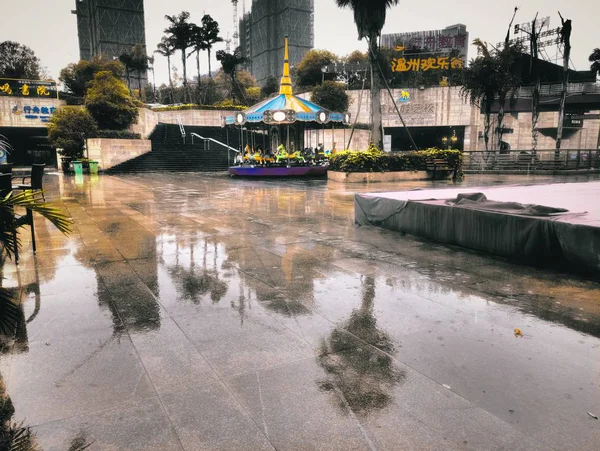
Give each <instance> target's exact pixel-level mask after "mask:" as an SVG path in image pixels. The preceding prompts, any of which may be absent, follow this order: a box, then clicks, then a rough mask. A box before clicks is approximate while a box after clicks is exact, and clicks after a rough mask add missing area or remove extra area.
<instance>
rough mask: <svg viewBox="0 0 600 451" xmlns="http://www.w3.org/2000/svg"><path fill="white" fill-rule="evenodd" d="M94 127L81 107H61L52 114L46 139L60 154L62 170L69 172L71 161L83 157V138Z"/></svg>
mask: <svg viewBox="0 0 600 451" xmlns="http://www.w3.org/2000/svg"><path fill="white" fill-rule="evenodd" d="M96 129H97V126H96V123H95V122H94V119H92V117H91V116H90V114H89V113H88V112H87V110H86V109H84V108H81V107H77V106H65V107H61V108H59V109H58V110H56V112H55V113H54V114H53V115H52V118H51V119H50V124H49V125H48V139H49V140H50V143H51V144H52V145H53V146H54V147H55V148H56V149H57V150H59V152H60V154H61V166H62V170H63V172H70V166H71V163H72V162H73V161H76V160H80V159H82V158H83V151H84V148H85V140H86V139H87V138H88V137H89V136H91V135H93V133H95V132H96Z"/></svg>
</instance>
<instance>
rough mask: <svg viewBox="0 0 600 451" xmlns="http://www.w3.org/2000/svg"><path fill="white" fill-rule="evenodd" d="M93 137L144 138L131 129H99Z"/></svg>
mask: <svg viewBox="0 0 600 451" xmlns="http://www.w3.org/2000/svg"><path fill="white" fill-rule="evenodd" d="M91 138H108V139H142V135H140V134H139V133H133V132H130V131H129V130H98V131H97V132H96V133H94V136H91Z"/></svg>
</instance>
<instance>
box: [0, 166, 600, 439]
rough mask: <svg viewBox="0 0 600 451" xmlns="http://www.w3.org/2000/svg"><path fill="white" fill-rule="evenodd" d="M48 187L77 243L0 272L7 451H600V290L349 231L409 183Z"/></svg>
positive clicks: (456, 252)
mask: <svg viewBox="0 0 600 451" xmlns="http://www.w3.org/2000/svg"><path fill="white" fill-rule="evenodd" d="M49 179H50V181H49V183H48V185H49V190H48V191H49V196H48V197H50V198H51V199H52V200H54V201H56V202H58V203H59V204H60V205H61V206H62V207H63V208H64V209H66V210H67V211H68V213H69V214H70V215H71V216H72V218H73V220H74V223H75V230H74V233H73V234H72V235H71V236H69V237H64V236H62V235H61V234H60V233H59V232H58V231H57V230H55V229H53V227H52V226H51V225H49V224H48V223H46V222H44V221H42V220H41V219H39V218H36V221H37V222H36V232H37V237H38V254H37V256H35V257H34V256H33V255H31V253H30V251H29V250H28V249H27V246H28V243H27V242H26V241H24V246H25V248H24V250H23V252H22V262H21V264H20V265H19V267H16V266H15V265H13V264H12V263H10V262H6V263H5V264H4V266H3V268H2V277H3V279H2V287H4V288H6V289H9V290H12V291H13V292H14V293H16V295H17V298H18V299H20V302H19V303H17V304H12V305H9V306H2V310H1V311H2V312H3V313H4V312H9V315H4V317H5V318H8V321H2V322H0V327H1V329H0V331H1V332H2V340H1V341H0V406H1V408H0V422H1V434H2V435H1V436H0V449H2V441H1V440H6V437H7V436H11V437H13V436H14V435H15V434H22V435H23V436H24V437H25V438H24V440H25V441H24V444H25V447H24V449H44V450H54V449H56V450H64V449H73V450H77V449H84V448H86V447H87V446H89V449H99V450H104V449H123V450H136V449H139V450H149V449H155V450H170V449H189V450H196V449H303V450H304V449H340V450H346V449H406V450H416V449H419V450H420V449H424V450H425V449H431V450H440V449H444V450H453V449H473V450H482V449H496V450H502V449H504V450H548V449H556V450H562V449H582V450H585V449H590V450H591V449H597V444H598V443H600V422H599V421H597V420H594V419H593V418H592V417H591V416H589V415H588V412H591V413H594V412H595V413H596V415H598V414H599V413H600V386H599V383H600V366H599V363H598V362H600V283H598V282H597V281H592V280H586V279H583V278H578V277H575V276H573V275H569V274H563V273H559V272H556V271H549V270H542V269H537V268H531V267H525V266H521V265H518V264H515V263H512V262H508V261H505V260H502V259H497V258H493V257H490V256H486V255H482V254H479V253H474V252H469V251H464V250H460V249H456V248H453V247H447V246H440V245H437V244H435V243H431V242H426V241H421V240H417V239H414V238H411V237H406V236H400V235H399V234H395V233H393V232H389V231H385V230H379V229H371V228H355V227H354V224H353V217H354V215H353V193H354V192H356V191H357V190H360V191H368V190H377V191H390V190H394V189H399V188H398V185H388V184H381V185H370V186H362V185H360V186H354V187H348V186H344V185H336V184H329V185H328V184H327V182H325V181H298V180H296V181H244V180H231V179H229V178H226V177H222V176H218V175H202V174H167V175H165V174H151V175H140V176H127V177H113V176H101V177H99V178H97V177H96V178H94V179H90V178H85V179H83V181H82V180H75V179H73V178H62V177H59V176H57V175H55V176H50V177H49ZM537 180H538V181H539V182H544V181H547V180H543V179H537ZM573 180H575V179H573ZM577 180H578V181H581V180H580V179H577ZM523 181H524V180H523V179H522V178H519V177H504V178H501V177H500V176H491V177H487V178H486V177H474V176H473V177H470V178H468V179H467V183H471V184H473V185H482V184H497V183H520V182H523ZM531 181H532V180H531V179H528V180H527V182H528V183H530V182H531ZM437 186H439V187H443V186H444V185H443V184H441V185H437ZM401 187H402V188H403V189H414V188H417V189H418V188H429V187H431V185H430V184H427V183H423V182H417V183H414V184H408V185H401ZM25 239H26V237H24V240H25ZM515 328H519V329H520V330H521V331H522V332H523V336H522V337H520V336H515V334H514V333H513V331H514V329H515ZM27 428H30V429H27ZM23 431H24V432H23ZM27 431H30V432H31V434H30V435H29V434H28V432H27ZM11 434H12V435H11ZM27 441H28V442H27Z"/></svg>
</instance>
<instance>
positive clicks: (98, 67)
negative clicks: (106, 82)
mask: <svg viewBox="0 0 600 451" xmlns="http://www.w3.org/2000/svg"><path fill="white" fill-rule="evenodd" d="M102 71H109V72H111V73H112V74H113V75H114V76H115V77H117V78H121V77H122V76H123V74H124V71H125V68H124V67H123V64H121V62H120V61H115V60H108V59H104V58H102V57H101V56H95V57H93V58H92V59H91V60H89V61H86V60H81V61H79V62H78V63H76V64H73V63H72V64H69V65H68V66H67V67H65V68H64V69H62V70H61V71H60V76H59V77H58V79H59V80H60V81H62V82H63V84H64V85H65V89H66V90H67V91H68V92H70V93H71V94H73V95H74V96H76V97H81V98H83V97H84V96H85V93H86V91H87V86H88V84H89V82H91V81H92V80H93V79H94V75H96V74H97V73H98V72H102Z"/></svg>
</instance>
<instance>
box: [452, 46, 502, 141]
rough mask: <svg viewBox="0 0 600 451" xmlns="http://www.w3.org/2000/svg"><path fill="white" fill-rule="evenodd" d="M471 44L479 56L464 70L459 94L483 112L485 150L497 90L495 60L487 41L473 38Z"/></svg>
mask: <svg viewBox="0 0 600 451" xmlns="http://www.w3.org/2000/svg"><path fill="white" fill-rule="evenodd" d="M473 44H474V45H476V46H477V47H478V48H479V50H480V52H481V56H479V57H478V58H476V59H474V60H471V64H470V65H469V67H468V68H467V69H466V70H465V72H464V74H463V83H462V88H461V94H462V95H463V96H464V97H465V98H467V99H468V100H469V101H470V102H471V104H473V105H477V106H478V107H479V109H480V111H481V112H482V113H483V118H484V122H483V140H484V144H485V150H489V141H490V124H491V116H492V104H493V103H494V100H495V98H496V92H497V88H496V86H495V83H494V80H495V76H494V73H495V70H496V61H494V58H493V57H492V55H491V53H490V51H489V49H488V47H487V43H485V42H482V41H481V40H479V39H475V41H473Z"/></svg>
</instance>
